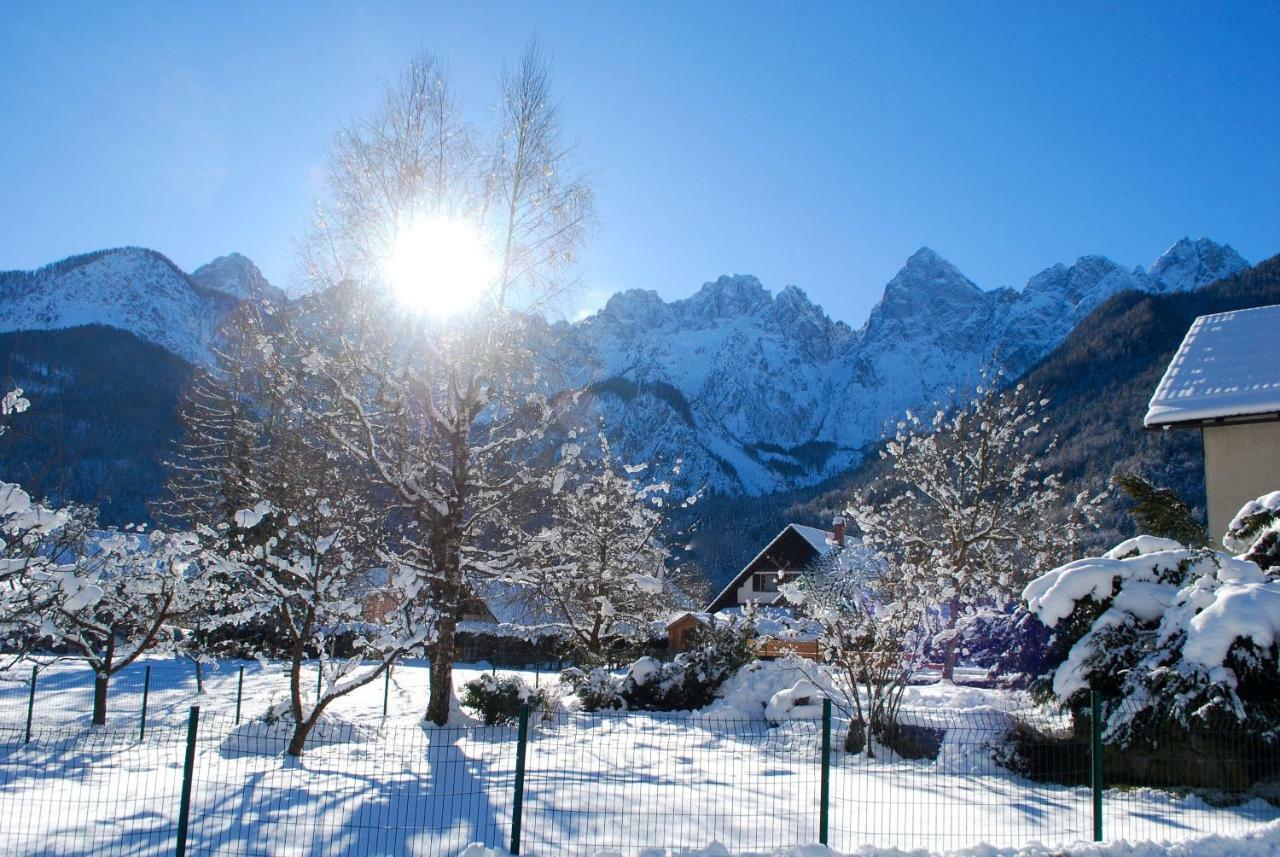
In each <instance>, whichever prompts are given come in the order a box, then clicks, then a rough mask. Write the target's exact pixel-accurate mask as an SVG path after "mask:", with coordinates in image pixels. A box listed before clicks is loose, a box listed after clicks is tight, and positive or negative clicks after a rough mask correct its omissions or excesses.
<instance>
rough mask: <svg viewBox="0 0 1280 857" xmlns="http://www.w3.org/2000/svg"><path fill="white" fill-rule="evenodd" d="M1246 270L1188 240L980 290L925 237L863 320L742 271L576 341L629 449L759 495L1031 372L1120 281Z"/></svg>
mask: <svg viewBox="0 0 1280 857" xmlns="http://www.w3.org/2000/svg"><path fill="white" fill-rule="evenodd" d="M1245 267H1247V263H1246V262H1245V260H1244V259H1243V258H1241V257H1240V255H1239V254H1238V253H1236V252H1235V251H1234V250H1232V249H1231V248H1230V247H1228V246H1225V245H1219V244H1215V243H1214V242H1212V241H1208V240H1206V239H1200V240H1198V241H1192V240H1190V239H1185V238H1184V239H1182V240H1181V241H1178V242H1177V243H1176V244H1174V245H1173V246H1172V247H1170V248H1169V249H1168V250H1167V251H1166V252H1165V253H1164V254H1163V255H1161V257H1160V258H1159V259H1157V260H1156V261H1155V262H1154V263H1153V264H1152V265H1151V266H1150V267H1149V268H1148V269H1146V270H1143V269H1141V268H1133V269H1128V268H1124V267H1122V266H1120V265H1117V264H1116V263H1114V262H1112V261H1110V260H1108V259H1106V258H1103V257H1101V256H1086V257H1083V258H1081V259H1078V260H1077V261H1076V262H1075V263H1074V264H1072V265H1070V266H1066V265H1061V264H1058V265H1054V266H1053V267H1050V268H1047V269H1045V270H1044V271H1041V272H1040V273H1039V274H1036V275H1035V276H1034V277H1032V278H1031V279H1030V280H1028V282H1027V284H1026V286H1025V287H1024V288H1023V289H1021V290H1013V289H997V290H993V291H984V290H982V289H981V288H979V287H978V286H977V285H975V284H974V283H973V282H972V281H971V280H969V279H968V278H967V277H965V276H964V275H963V274H962V273H961V272H960V271H958V270H957V269H956V268H955V267H954V266H953V265H951V264H950V263H949V262H947V261H946V260H945V259H943V258H942V257H941V256H939V255H938V254H937V253H935V252H933V251H932V250H929V249H927V248H925V249H921V250H920V251H918V252H917V253H915V254H914V255H913V256H912V257H911V258H910V259H908V260H907V262H906V264H905V265H904V266H903V268H902V269H901V270H900V271H899V272H898V274H897V275H896V276H895V277H894V278H893V279H892V280H891V281H890V282H889V283H888V285H886V286H885V290H884V295H883V297H882V298H881V300H880V302H879V303H878V304H877V305H876V306H875V308H874V309H873V310H872V311H871V314H870V316H869V318H868V319H867V321H866V323H865V324H864V325H863V326H862V327H861V328H860V329H858V330H851V329H850V328H849V327H848V326H846V325H845V324H843V323H841V322H837V321H833V320H832V319H831V318H829V317H828V316H827V315H826V314H825V313H824V312H823V311H822V309H821V308H819V307H817V306H815V305H814V304H813V303H811V302H810V301H809V300H808V298H807V297H806V296H805V294H804V292H802V291H801V290H800V289H797V288H795V287H794V286H788V287H787V288H785V289H783V290H782V291H781V292H780V293H779V294H777V295H776V296H774V295H771V294H770V293H769V292H768V291H767V290H766V289H765V288H764V287H763V286H762V285H761V284H760V282H759V281H757V280H756V279H755V278H754V277H750V276H741V275H739V276H732V277H721V278H720V279H719V280H716V281H715V282H712V283H707V284H706V285H704V286H703V287H702V288H701V289H700V290H699V291H698V292H697V293H696V294H694V295H693V296H692V297H690V298H686V299H684V300H677V301H672V302H669V303H668V302H664V301H662V300H661V299H660V298H659V297H658V296H657V295H656V294H655V293H654V292H647V291H629V292H624V293H620V294H617V295H615V296H614V297H613V298H612V299H610V300H609V302H608V303H607V304H606V306H605V307H604V309H602V310H601V311H600V312H599V313H597V314H596V315H594V316H591V317H589V318H587V319H584V320H583V321H581V322H578V323H577V324H575V325H573V327H572V328H571V330H570V331H569V332H568V334H567V336H566V342H567V343H568V347H571V348H573V349H574V350H575V352H576V355H577V356H578V357H579V360H578V362H579V363H580V364H581V365H583V366H584V367H586V368H584V369H583V370H582V372H583V373H584V376H583V377H579V378H577V379H575V380H576V381H580V382H594V386H593V388H592V389H593V390H594V391H595V393H596V395H595V397H594V399H593V407H594V409H595V411H596V412H597V413H598V414H599V415H600V416H601V417H602V418H603V420H604V423H605V425H606V427H607V428H608V429H609V431H610V434H611V435H613V436H614V437H615V448H616V449H618V450H620V452H621V454H622V455H623V456H624V457H626V458H630V459H633V460H644V461H651V460H665V461H667V462H673V461H674V460H675V459H677V458H679V459H683V473H684V476H685V477H686V478H687V479H688V480H689V482H690V483H691V484H701V485H707V486H709V487H711V488H713V489H715V490H718V491H723V492H727V493H746V494H762V493H768V492H772V491H778V490H785V489H789V488H797V487H802V486H807V485H812V484H815V483H817V482H819V481H821V480H823V479H825V478H827V477H830V476H833V475H835V474H837V473H839V472H841V471H842V470H845V469H847V468H848V467H850V466H852V465H853V464H855V463H857V461H858V460H859V459H860V458H861V456H862V454H863V450H864V448H865V447H866V446H867V445H868V444H871V443H873V442H875V441H876V440H877V439H879V438H880V436H881V435H882V433H883V431H884V429H885V427H886V425H888V424H891V422H892V420H894V419H895V418H897V417H899V416H900V415H902V414H903V412H904V411H906V410H907V409H908V408H920V407H927V406H928V405H930V404H931V403H932V402H935V401H944V402H945V401H948V400H949V399H951V398H952V397H953V396H955V395H957V394H958V393H962V392H963V391H965V390H966V389H969V388H971V387H972V386H973V385H974V384H975V383H977V382H978V381H979V379H980V376H981V373H982V371H983V369H984V368H1000V369H1004V370H1005V371H1006V372H1007V373H1008V375H1009V376H1012V377H1016V376H1018V375H1020V374H1022V373H1023V372H1024V371H1026V370H1027V369H1028V368H1029V367H1030V366H1032V365H1033V364H1034V363H1035V362H1036V361H1037V360H1039V359H1040V358H1042V357H1043V356H1044V355H1045V354H1047V353H1048V352H1049V351H1050V350H1051V349H1052V348H1053V347H1054V346H1055V345H1057V344H1058V343H1059V342H1061V341H1062V339H1063V338H1064V337H1065V336H1066V335H1067V334H1068V333H1069V332H1070V331H1071V330H1072V328H1073V327H1075V325H1076V324H1077V323H1078V322H1079V321H1080V320H1081V319H1083V318H1084V317H1085V316H1086V315H1087V314H1088V313H1089V312H1090V311H1091V310H1093V309H1094V308H1095V307H1097V306H1098V305H1099V304H1101V303H1102V302H1103V301H1105V300H1106V299H1107V298H1109V297H1111V296H1112V295H1114V294H1117V293H1118V292H1121V291H1125V290H1129V289H1134V290H1139V291H1145V292H1156V293H1165V292H1174V291H1186V290H1190V289H1195V288H1199V287H1201V286H1204V285H1206V284H1208V283H1210V282H1212V281H1214V280H1216V279H1219V278H1221V277H1223V276H1227V275H1229V274H1231V273H1234V272H1236V271H1239V270H1241V269H1243V268H1245ZM571 362H573V361H571V360H565V361H562V363H571Z"/></svg>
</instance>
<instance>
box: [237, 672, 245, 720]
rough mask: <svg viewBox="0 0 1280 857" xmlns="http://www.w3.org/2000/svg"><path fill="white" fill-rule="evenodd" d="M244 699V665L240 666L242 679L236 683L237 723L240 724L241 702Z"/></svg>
mask: <svg viewBox="0 0 1280 857" xmlns="http://www.w3.org/2000/svg"><path fill="white" fill-rule="evenodd" d="M243 698H244V664H241V665H240V678H239V679H237V681H236V723H239V722H240V700H241V699H243Z"/></svg>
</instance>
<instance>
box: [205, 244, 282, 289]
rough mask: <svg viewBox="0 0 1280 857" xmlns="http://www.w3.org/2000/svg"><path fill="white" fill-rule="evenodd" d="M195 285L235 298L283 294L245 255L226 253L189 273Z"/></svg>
mask: <svg viewBox="0 0 1280 857" xmlns="http://www.w3.org/2000/svg"><path fill="white" fill-rule="evenodd" d="M191 279H192V281H194V282H195V283H196V285H198V286H200V287H202V288H205V289H212V290H213V291H215V292H221V293H222V294H224V295H230V296H231V297H233V298H235V299H237V300H245V299H247V298H260V297H270V298H273V299H276V298H280V297H283V293H282V292H281V291H280V290H279V289H277V288H276V287H274V286H272V285H271V284H270V283H268V282H267V278H266V277H264V276H262V272H261V271H259V270H258V266H257V265H255V264H253V262H252V261H250V260H249V259H248V257H246V256H242V255H240V254H239V253H228V254H227V255H225V256H219V257H218V258H216V259H214V260H213V261H212V262H209V263H208V264H206V265H201V266H200V267H199V268H196V269H195V270H194V271H192V272H191Z"/></svg>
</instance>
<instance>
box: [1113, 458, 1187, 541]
mask: <svg viewBox="0 0 1280 857" xmlns="http://www.w3.org/2000/svg"><path fill="white" fill-rule="evenodd" d="M1111 483H1112V484H1113V485H1115V486H1116V487H1117V488H1119V489H1120V490H1122V491H1124V493H1125V494H1127V495H1129V499H1131V500H1132V501H1133V506H1132V507H1131V508H1130V509H1129V514H1130V515H1131V516H1132V517H1133V520H1134V523H1136V524H1137V525H1138V532H1140V533H1147V534H1148V535H1152V536H1158V537H1159V538H1162V539H1173V540H1174V541H1175V542H1181V543H1182V544H1184V545H1194V546H1203V545H1206V544H1208V543H1209V539H1208V537H1207V536H1206V534H1205V530H1204V527H1203V526H1202V525H1201V524H1200V522H1199V521H1197V520H1196V516H1195V512H1194V511H1193V510H1192V509H1191V507H1190V506H1188V505H1187V504H1186V503H1184V502H1183V501H1182V499H1181V498H1180V497H1178V495H1177V494H1176V493H1175V492H1174V491H1172V490H1171V489H1169V488H1157V487H1156V486H1154V485H1152V484H1151V483H1150V482H1148V481H1147V480H1145V479H1143V478H1142V477H1141V476H1139V475H1138V474H1136V473H1117V474H1116V475H1115V476H1113V477H1111Z"/></svg>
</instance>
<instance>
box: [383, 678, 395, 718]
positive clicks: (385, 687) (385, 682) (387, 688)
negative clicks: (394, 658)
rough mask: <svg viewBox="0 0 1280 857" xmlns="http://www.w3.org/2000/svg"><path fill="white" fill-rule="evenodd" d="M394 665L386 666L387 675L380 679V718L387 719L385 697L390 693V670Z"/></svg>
mask: <svg viewBox="0 0 1280 857" xmlns="http://www.w3.org/2000/svg"><path fill="white" fill-rule="evenodd" d="M393 669H395V667H394V666H389V667H387V675H386V677H385V678H384V679H383V681H382V719H383V720H386V719H387V699H388V697H390V695H391V671H392V670H393Z"/></svg>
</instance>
